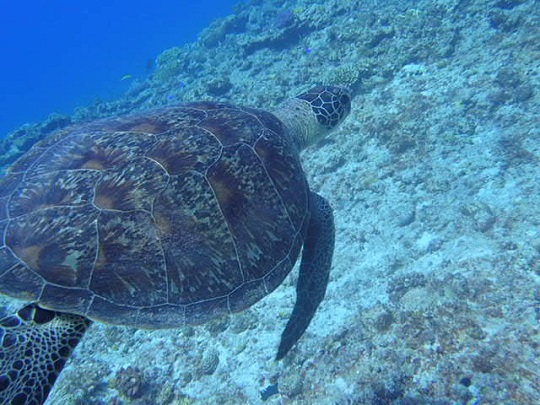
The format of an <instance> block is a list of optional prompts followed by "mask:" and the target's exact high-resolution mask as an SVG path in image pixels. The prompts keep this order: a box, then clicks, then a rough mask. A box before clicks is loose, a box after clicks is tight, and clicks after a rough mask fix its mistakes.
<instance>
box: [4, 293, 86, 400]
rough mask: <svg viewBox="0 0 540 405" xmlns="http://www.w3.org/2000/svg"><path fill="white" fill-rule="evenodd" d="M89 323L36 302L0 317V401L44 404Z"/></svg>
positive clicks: (78, 316)
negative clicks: (47, 308) (43, 306)
mask: <svg viewBox="0 0 540 405" xmlns="http://www.w3.org/2000/svg"><path fill="white" fill-rule="evenodd" d="M90 324H91V321H90V320H89V319H88V318H85V317H83V316H80V315H72V314H67V313H63V312H57V311H50V310H46V309H43V308H40V307H39V306H37V304H30V305H27V306H25V307H24V308H21V309H20V310H19V311H18V312H17V314H15V315H11V316H8V317H6V318H3V319H0V405H39V404H43V403H44V402H45V400H46V399H47V396H48V395H49V392H50V391H51V388H52V386H53V384H54V382H55V380H56V378H57V377H58V375H59V374H60V372H61V371H62V369H63V368H64V364H65V363H66V361H67V359H68V358H69V356H70V355H71V352H72V351H73V349H74V348H75V346H77V343H79V341H80V340H81V338H82V337H83V335H84V332H86V330H87V329H88V327H89V326H90Z"/></svg>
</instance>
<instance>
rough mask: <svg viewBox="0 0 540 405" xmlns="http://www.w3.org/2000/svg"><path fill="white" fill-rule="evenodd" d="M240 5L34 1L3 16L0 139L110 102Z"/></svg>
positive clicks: (230, 0) (12, 5) (233, 0)
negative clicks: (162, 56)
mask: <svg viewBox="0 0 540 405" xmlns="http://www.w3.org/2000/svg"><path fill="white" fill-rule="evenodd" d="M237 3H238V0H219V1H216V0H192V1H186V0H177V1H174V0H156V1H144V0H138V1H137V0H132V1H126V0H92V1H66V0H47V1H41V0H30V1H10V2H4V3H3V4H2V9H1V12H0V56H1V59H0V61H1V62H0V138H2V137H4V136H5V135H6V134H7V133H8V132H9V131H12V130H13V129H15V128H16V127H18V126H20V125H22V124H24V123H26V122H36V121H40V120H43V119H45V118H46V117H47V115H48V114H50V113H52V112H61V113H65V114H70V113H71V112H72V111H73V109H74V108H75V107H77V106H80V105H85V104H88V103H91V102H92V101H94V100H96V99H98V98H99V99H112V98H114V97H117V96H119V95H120V94H122V92H124V91H125V90H126V89H127V88H128V86H129V82H130V80H121V78H122V77H123V76H124V75H132V76H134V77H135V76H137V77H141V76H145V75H147V74H148V73H149V70H150V68H151V66H150V65H151V62H153V61H154V60H155V58H156V56H157V55H158V54H159V53H160V52H162V51H163V50H165V49H167V48H170V47H173V46H179V45H182V44H185V43H186V42H192V41H195V40H196V39H197V34H198V33H200V31H201V30H202V29H203V28H204V27H206V26H207V25H208V24H209V23H210V22H211V21H212V20H214V19H216V18H217V17H220V16H226V15H228V14H230V13H231V12H232V9H233V5H234V4H237Z"/></svg>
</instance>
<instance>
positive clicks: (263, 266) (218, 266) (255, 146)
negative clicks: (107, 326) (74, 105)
mask: <svg viewBox="0 0 540 405" xmlns="http://www.w3.org/2000/svg"><path fill="white" fill-rule="evenodd" d="M308 195H309V190H308V186H307V183H306V179H305V176H304V173H303V171H302V168H301V165H300V161H299V156H298V151H297V149H296V147H295V146H294V144H293V142H291V139H290V138H289V135H288V133H287V131H286V130H285V127H284V125H283V124H282V123H281V122H280V121H279V120H278V118H276V117H275V116H274V115H272V114H270V113H268V112H265V111H262V110H256V109H250V108H242V107H237V106H232V105H226V104H217V103H192V104H185V105H180V106H176V107H169V108H164V109H159V110H153V111H148V112H146V113H142V114H137V115H130V116H125V117H118V118H114V119H108V120H102V121H96V122H93V123H89V124H85V125H82V126H76V127H71V128H69V129H64V130H61V131H60V132H57V133H55V134H53V135H51V136H50V137H48V138H46V139H44V140H43V141H41V142H39V143H38V144H36V145H35V146H34V147H33V148H32V149H31V150H30V151H29V152H28V153H27V154H26V155H24V156H23V157H22V158H21V159H20V160H18V161H17V162H15V163H14V165H13V166H12V167H11V168H10V170H9V172H8V174H7V176H6V177H5V178H3V179H2V180H0V232H1V234H2V235H3V236H2V245H1V247H0V292H2V293H4V294H6V295H9V296H12V297H16V298H20V299H24V300H28V301H36V302H39V303H40V305H41V306H43V307H45V308H49V309H54V310H59V311H62V312H69V313H76V314H80V315H84V316H87V317H89V318H90V319H94V320H99V321H104V322H107V323H113V324H123V325H132V326H138V327H146V328H167V327H177V326H180V325H183V324H185V323H190V324H197V323H202V322H205V321H207V320H209V319H212V318H214V317H216V316H218V315H221V314H225V313H230V312H236V311H240V310H242V309H245V308H247V307H249V306H250V305H252V304H253V303H255V302H256V301H258V300H260V299H261V298H262V297H264V296H265V295H267V294H268V293H270V292H271V291H273V290H274V289H275V288H276V287H277V286H278V285H279V284H280V283H281V282H282V281H283V279H284V278H285V276H286V275H287V274H288V273H289V271H290V270H291V268H292V266H293V264H294V262H295V261H296V259H297V256H298V254H299V252H300V249H301V246H302V244H303V241H304V237H305V232H306V228H307V222H308V221H309V211H308Z"/></svg>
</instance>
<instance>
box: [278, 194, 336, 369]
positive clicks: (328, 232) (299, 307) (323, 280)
mask: <svg viewBox="0 0 540 405" xmlns="http://www.w3.org/2000/svg"><path fill="white" fill-rule="evenodd" d="M310 200H311V210H310V211H311V218H310V220H309V225H308V230H307V235H306V240H305V242H304V248H303V252H302V262H301V263H300V274H299V276H298V282H297V285H296V304H295V305H294V309H293V312H292V314H291V317H290V318H289V321H288V322H287V326H286V327H285V330H284V331H283V333H282V335H281V343H280V344H279V349H278V352H277V355H276V360H281V359H282V358H283V357H284V356H285V355H286V354H287V353H288V352H289V350H290V349H291V347H292V346H293V345H294V344H295V343H296V342H297V341H298V339H300V337H301V336H302V334H303V333H304V331H305V330H306V329H307V327H308V326H309V323H310V322H311V319H312V318H313V316H314V315H315V312H316V311H317V308H318V307H319V304H320V303H321V301H322V300H323V298H324V294H325V293H326V285H327V284H328V276H329V273H330V268H331V267H332V255H333V252H334V240H335V227H334V215H333V214H332V207H330V204H329V203H328V201H326V200H325V199H324V198H323V197H321V196H319V195H317V194H315V193H311V198H310Z"/></svg>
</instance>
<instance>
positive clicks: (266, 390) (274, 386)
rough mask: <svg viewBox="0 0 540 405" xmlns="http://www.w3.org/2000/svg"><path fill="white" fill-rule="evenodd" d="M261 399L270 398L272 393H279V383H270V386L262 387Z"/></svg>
mask: <svg viewBox="0 0 540 405" xmlns="http://www.w3.org/2000/svg"><path fill="white" fill-rule="evenodd" d="M260 394H261V399H262V400H263V401H266V400H267V399H268V398H270V397H271V396H272V395H277V394H279V390H278V385H277V383H275V384H272V385H269V386H268V387H266V388H264V389H262V390H261V391H260Z"/></svg>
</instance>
